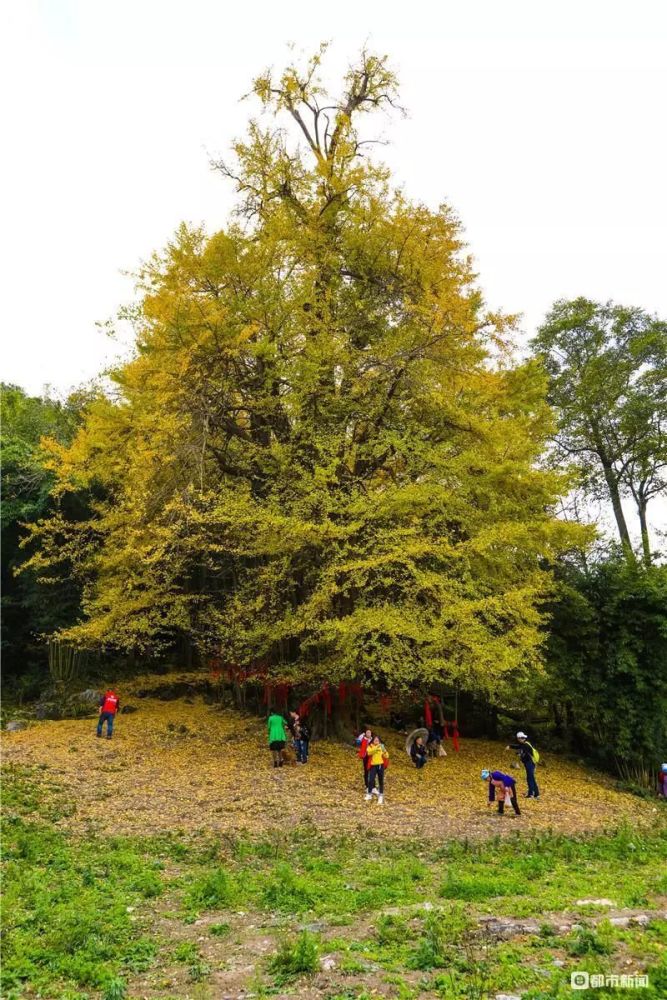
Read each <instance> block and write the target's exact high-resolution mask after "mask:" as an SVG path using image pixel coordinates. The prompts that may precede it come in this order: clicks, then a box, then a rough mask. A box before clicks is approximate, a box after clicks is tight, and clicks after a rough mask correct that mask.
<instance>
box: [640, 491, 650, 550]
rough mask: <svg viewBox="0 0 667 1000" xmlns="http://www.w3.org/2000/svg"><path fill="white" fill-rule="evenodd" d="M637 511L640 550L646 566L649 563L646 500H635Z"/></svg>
mask: <svg viewBox="0 0 667 1000" xmlns="http://www.w3.org/2000/svg"><path fill="white" fill-rule="evenodd" d="M637 511H638V513H639V526H640V528H641V533H642V552H643V556H644V563H645V565H646V566H650V565H651V541H650V539H649V537H648V523H647V521H646V500H644V499H643V498H641V497H640V498H639V499H638V501H637Z"/></svg>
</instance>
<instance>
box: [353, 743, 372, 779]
mask: <svg viewBox="0 0 667 1000" xmlns="http://www.w3.org/2000/svg"><path fill="white" fill-rule="evenodd" d="M372 739H373V733H372V731H371V729H370V728H367V729H364V731H363V732H362V733H359V735H358V736H357V738H356V740H355V742H356V744H357V746H358V747H359V750H358V751H357V757H360V758H361V765H362V767H363V769H364V788H366V789H367V788H368V774H369V764H368V757H367V756H366V750H367V749H368V746H369V744H370V742H371V740H372Z"/></svg>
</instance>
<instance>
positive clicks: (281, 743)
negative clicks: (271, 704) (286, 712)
mask: <svg viewBox="0 0 667 1000" xmlns="http://www.w3.org/2000/svg"><path fill="white" fill-rule="evenodd" d="M266 725H267V729H268V733H269V750H270V751H271V753H272V754H273V766H274V767H282V766H283V750H284V749H285V744H286V743H287V724H286V722H285V719H284V718H283V716H282V715H279V714H278V713H277V712H271V715H270V716H269V718H268V721H267V724H266Z"/></svg>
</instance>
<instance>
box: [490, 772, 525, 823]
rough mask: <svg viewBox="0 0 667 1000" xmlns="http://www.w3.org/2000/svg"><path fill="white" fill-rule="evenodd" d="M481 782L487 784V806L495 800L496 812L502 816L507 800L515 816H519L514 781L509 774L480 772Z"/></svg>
mask: <svg viewBox="0 0 667 1000" xmlns="http://www.w3.org/2000/svg"><path fill="white" fill-rule="evenodd" d="M482 781H488V783H489V803H488V804H489V805H491V804H492V803H493V802H494V801H495V800H496V798H497V800H498V812H499V813H500V815H501V816H502V814H503V813H504V812H505V802H506V801H507V800H508V801H509V802H510V804H511V805H512V808H513V809H514V813H515V815H517V816H520V815H521V810H520V809H519V801H518V799H517V797H516V779H515V778H513V777H512V775H511V774H504V773H503V772H502V771H488V770H487V769H486V768H484V770H483V771H482Z"/></svg>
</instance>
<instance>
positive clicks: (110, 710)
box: [97, 688, 120, 740]
mask: <svg viewBox="0 0 667 1000" xmlns="http://www.w3.org/2000/svg"><path fill="white" fill-rule="evenodd" d="M119 708H120V698H119V697H118V695H117V694H116V692H115V691H114V690H113V688H108V690H107V691H106V693H105V694H103V695H102V697H101V698H100V718H99V722H98V723H97V735H98V736H100V737H101V736H102V729H103V727H104V723H105V722H106V724H107V739H108V740H110V739H111V737H112V736H113V720H114V719H115V718H116V712H117V711H118V709H119Z"/></svg>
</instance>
